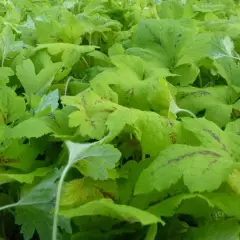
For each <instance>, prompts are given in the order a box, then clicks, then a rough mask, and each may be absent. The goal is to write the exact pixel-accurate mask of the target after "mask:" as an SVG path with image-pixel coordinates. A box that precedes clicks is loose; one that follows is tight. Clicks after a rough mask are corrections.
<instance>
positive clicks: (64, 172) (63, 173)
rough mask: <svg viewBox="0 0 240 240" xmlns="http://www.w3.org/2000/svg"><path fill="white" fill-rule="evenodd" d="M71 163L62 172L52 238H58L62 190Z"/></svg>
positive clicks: (54, 239)
mask: <svg viewBox="0 0 240 240" xmlns="http://www.w3.org/2000/svg"><path fill="white" fill-rule="evenodd" d="M70 167H71V164H68V165H67V166H66V167H65V169H64V170H63V172H62V175H61V178H60V180H59V183H58V188H57V196H56V203H55V209H54V216H53V229H52V240H57V229H58V213H59V207H60V199H61V191H62V186H63V183H64V179H65V177H66V175H67V172H68V170H69V169H70Z"/></svg>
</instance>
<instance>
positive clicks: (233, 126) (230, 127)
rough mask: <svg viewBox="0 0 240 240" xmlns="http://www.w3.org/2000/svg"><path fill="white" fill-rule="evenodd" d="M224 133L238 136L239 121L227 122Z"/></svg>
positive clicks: (239, 130) (239, 133)
mask: <svg viewBox="0 0 240 240" xmlns="http://www.w3.org/2000/svg"><path fill="white" fill-rule="evenodd" d="M225 131H227V132H232V133H236V134H238V135H240V119H237V120H235V121H234V122H229V123H228V124H227V126H226V129H225Z"/></svg>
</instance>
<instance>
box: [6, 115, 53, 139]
mask: <svg viewBox="0 0 240 240" xmlns="http://www.w3.org/2000/svg"><path fill="white" fill-rule="evenodd" d="M51 132H53V131H52V129H51V128H49V127H48V125H47V123H46V121H45V120H44V119H41V118H36V117H32V118H29V119H27V120H25V121H23V122H21V123H19V124H18V125H17V126H15V127H14V128H12V129H11V131H10V136H9V137H10V138H13V139H17V138H23V137H26V138H39V137H41V136H43V135H46V134H49V133H51Z"/></svg>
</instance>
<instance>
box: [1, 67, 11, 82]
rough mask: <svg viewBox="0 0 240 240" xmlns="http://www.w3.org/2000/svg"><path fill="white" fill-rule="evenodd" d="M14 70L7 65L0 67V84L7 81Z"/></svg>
mask: <svg viewBox="0 0 240 240" xmlns="http://www.w3.org/2000/svg"><path fill="white" fill-rule="evenodd" d="M13 75H14V72H13V70H12V69H11V68H9V67H0V86H3V85H5V84H6V83H8V82H9V77H10V76H13Z"/></svg>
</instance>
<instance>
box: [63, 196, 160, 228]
mask: <svg viewBox="0 0 240 240" xmlns="http://www.w3.org/2000/svg"><path fill="white" fill-rule="evenodd" d="M60 215H63V216H66V217H69V218H73V217H78V216H91V215H101V216H109V217H112V218H114V219H119V220H122V221H126V222H130V223H134V222H139V223H141V224H142V225H150V224H154V223H159V222H160V223H162V224H163V221H162V220H161V219H160V218H158V217H156V216H154V215H152V214H150V213H148V212H145V211H142V210H140V209H137V208H134V207H131V206H127V205H118V204H115V203H114V202H113V201H112V200H110V199H100V200H95V201H92V202H89V203H87V204H84V205H83V206H80V207H77V208H73V209H69V210H62V211H61V212H60Z"/></svg>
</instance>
